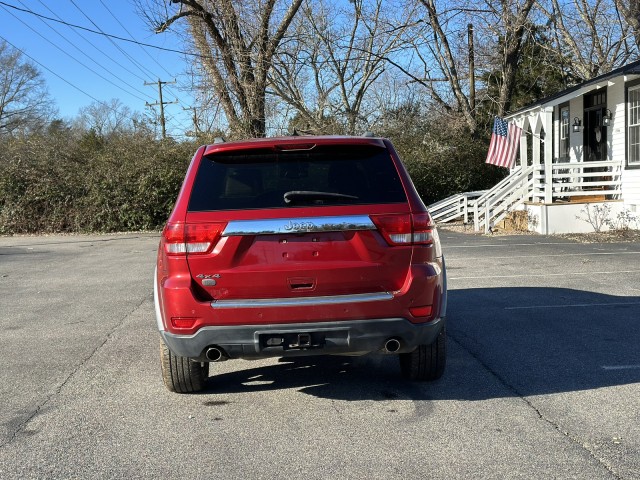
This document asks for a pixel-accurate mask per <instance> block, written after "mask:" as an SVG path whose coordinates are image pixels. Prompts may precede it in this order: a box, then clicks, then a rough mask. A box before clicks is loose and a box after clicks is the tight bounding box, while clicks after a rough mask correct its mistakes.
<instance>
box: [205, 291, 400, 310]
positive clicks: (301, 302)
mask: <svg viewBox="0 0 640 480" xmlns="http://www.w3.org/2000/svg"><path fill="white" fill-rule="evenodd" d="M391 299H393V294H392V293H390V292H376V293H357V294H354V295H334V296H325V297H299V298H250V299H246V300H214V301H213V302H211V307H212V308H263V307H308V306H316V305H340V304H342V303H362V302H380V301H386V300H391Z"/></svg>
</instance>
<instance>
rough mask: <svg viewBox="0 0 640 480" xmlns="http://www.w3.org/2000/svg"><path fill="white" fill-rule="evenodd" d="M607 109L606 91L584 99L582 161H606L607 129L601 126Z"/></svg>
mask: <svg viewBox="0 0 640 480" xmlns="http://www.w3.org/2000/svg"><path fill="white" fill-rule="evenodd" d="M606 108H607V91H606V89H603V90H598V91H597V92H595V93H590V94H588V95H585V97H584V131H583V136H584V137H583V146H584V161H585V162H597V161H604V160H607V127H605V126H604V125H602V118H603V117H604V114H605V111H606Z"/></svg>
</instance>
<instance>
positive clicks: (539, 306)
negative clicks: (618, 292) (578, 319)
mask: <svg viewBox="0 0 640 480" xmlns="http://www.w3.org/2000/svg"><path fill="white" fill-rule="evenodd" d="M628 305H640V302H611V303H573V304H568V305H529V306H522V307H505V308H504V309H505V310H531V309H536V308H579V307H620V306H628Z"/></svg>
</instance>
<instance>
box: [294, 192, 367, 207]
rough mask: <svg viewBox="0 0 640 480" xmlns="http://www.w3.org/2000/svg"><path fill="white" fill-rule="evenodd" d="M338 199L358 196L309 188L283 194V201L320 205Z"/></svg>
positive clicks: (352, 198) (351, 198) (356, 198)
mask: <svg viewBox="0 0 640 480" xmlns="http://www.w3.org/2000/svg"><path fill="white" fill-rule="evenodd" d="M340 200H358V197H355V196H353V195H346V194H344V193H333V192H313V191H310V190H292V191H290V192H287V193H285V194H284V203H286V204H287V205H291V204H296V203H311V204H320V205H322V204H323V203H325V202H339V201H340Z"/></svg>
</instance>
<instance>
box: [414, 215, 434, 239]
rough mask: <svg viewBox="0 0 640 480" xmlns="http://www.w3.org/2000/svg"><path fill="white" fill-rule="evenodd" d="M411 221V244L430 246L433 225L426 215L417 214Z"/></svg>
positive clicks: (429, 217)
mask: <svg viewBox="0 0 640 480" xmlns="http://www.w3.org/2000/svg"><path fill="white" fill-rule="evenodd" d="M412 219H413V243H414V244H417V245H430V244H432V243H433V231H434V230H435V228H434V227H435V225H434V224H433V222H432V221H431V216H429V214H428V213H417V214H415V215H413V216H412Z"/></svg>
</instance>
